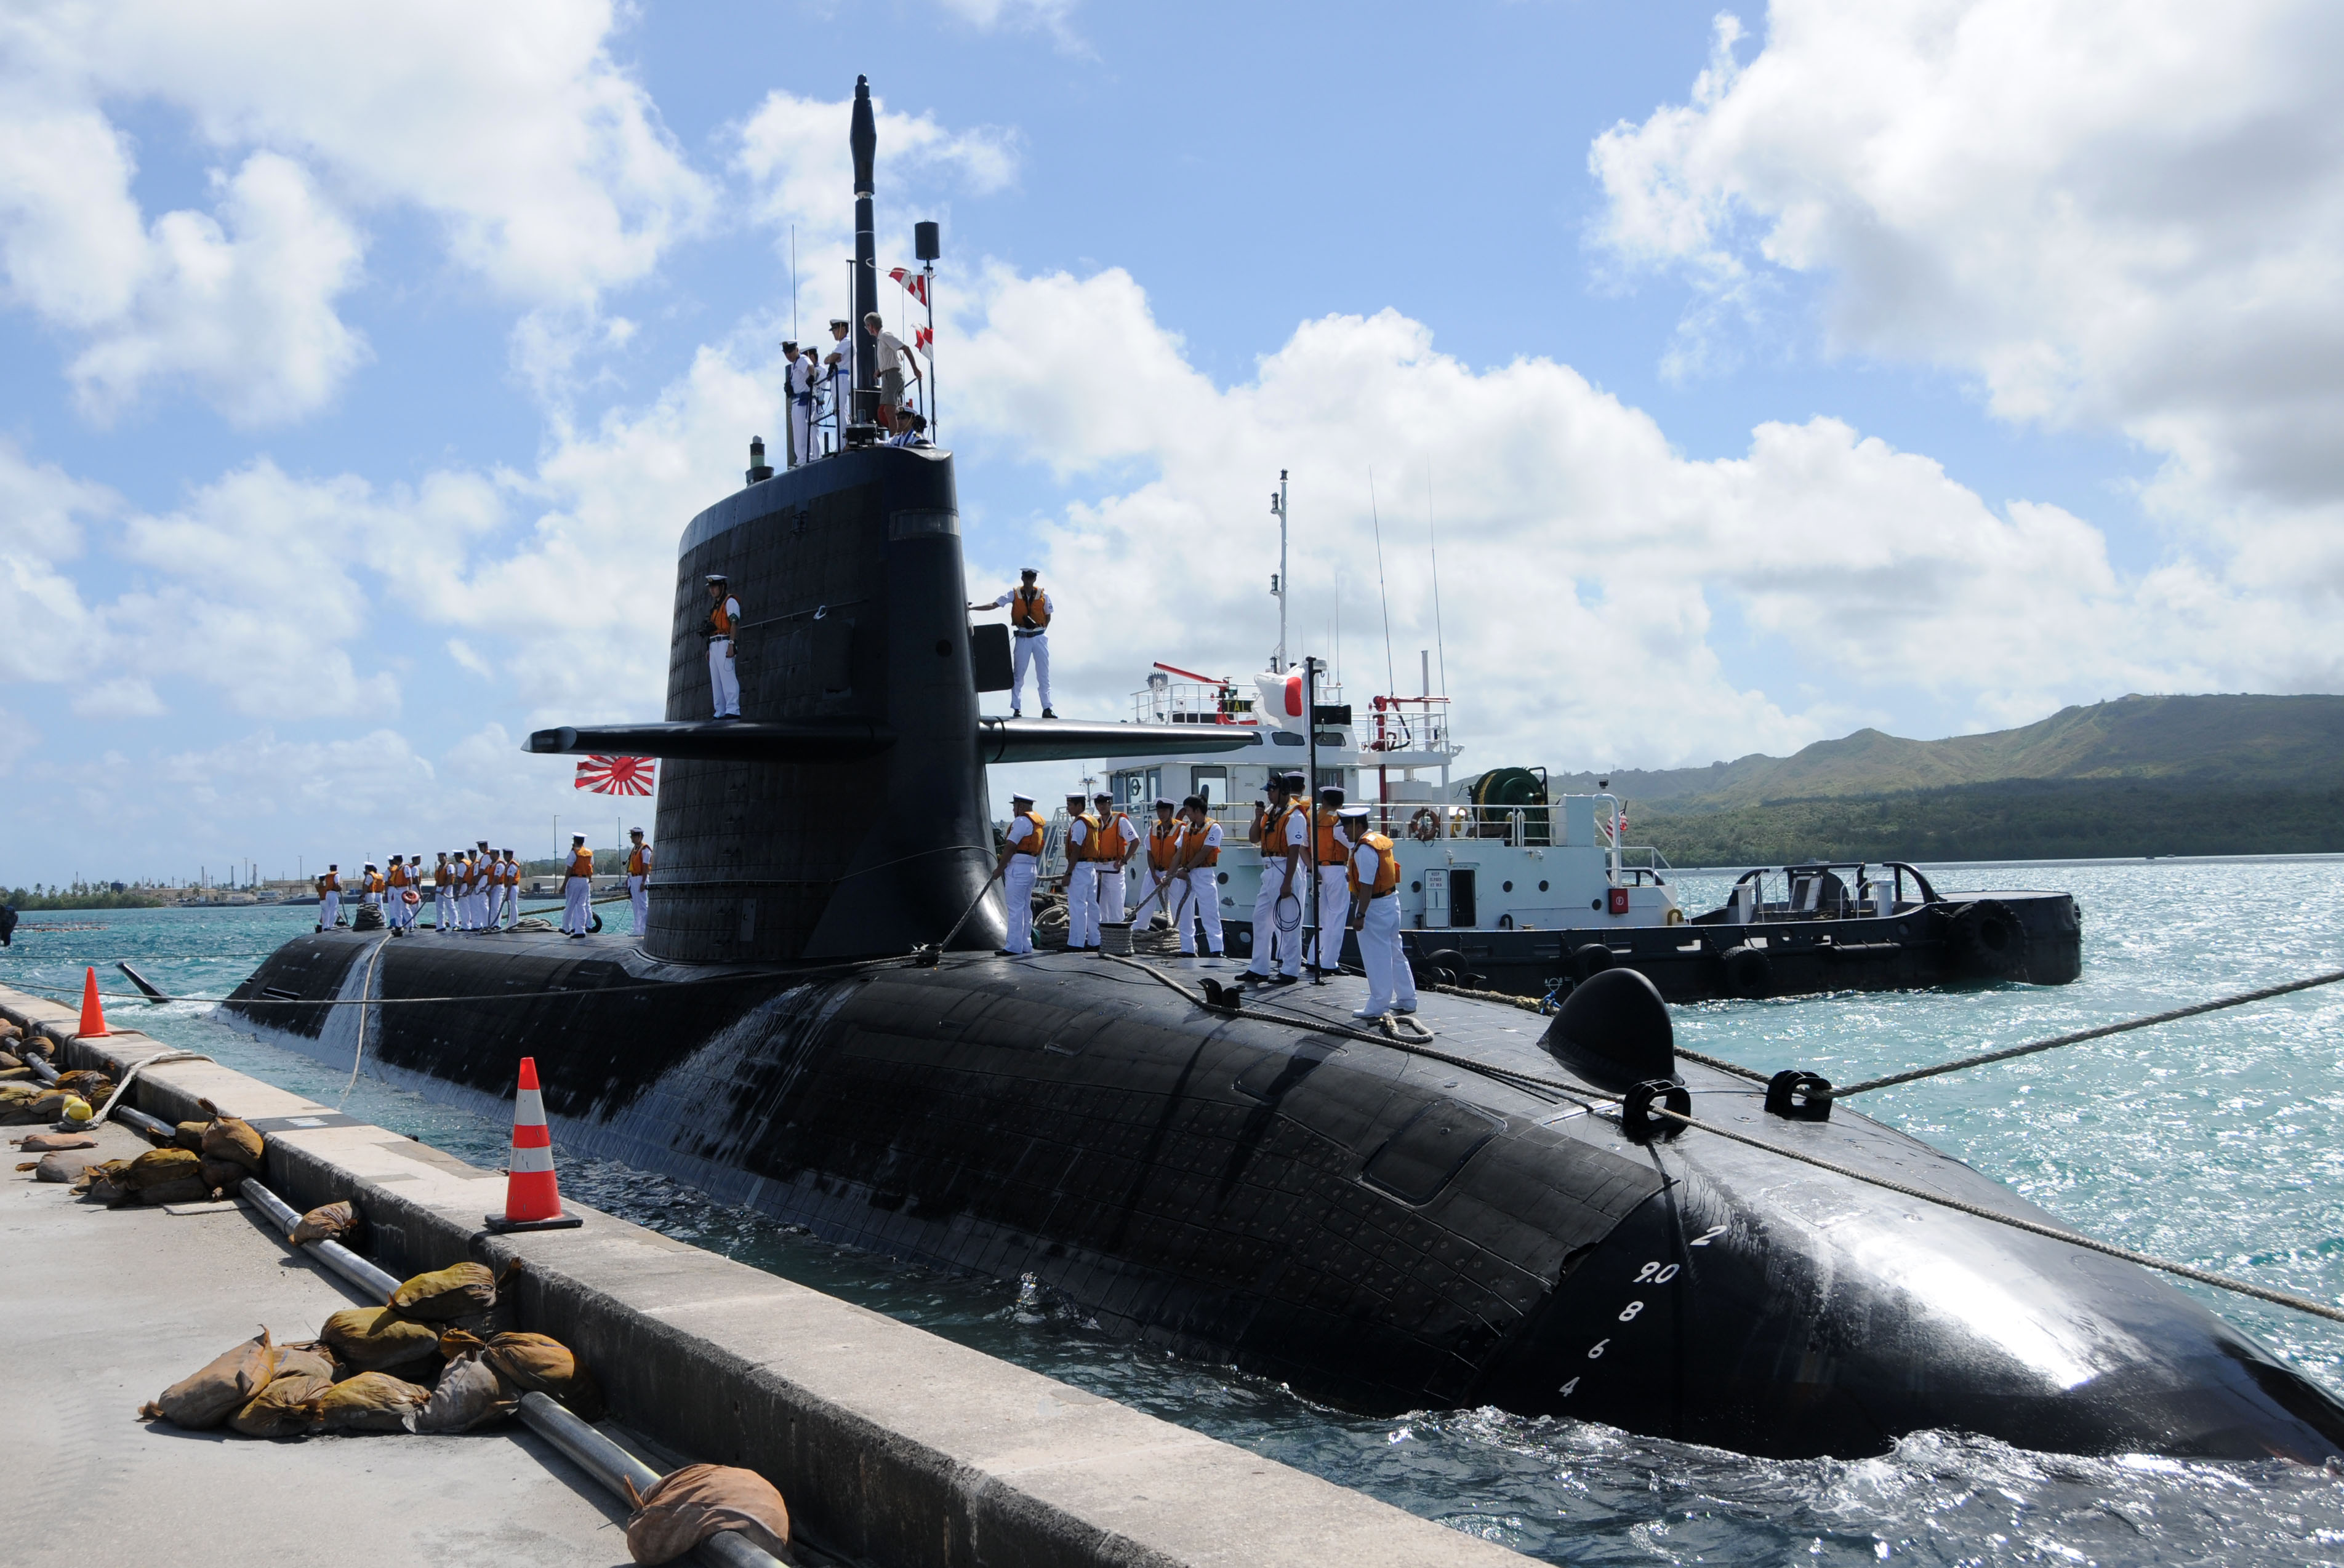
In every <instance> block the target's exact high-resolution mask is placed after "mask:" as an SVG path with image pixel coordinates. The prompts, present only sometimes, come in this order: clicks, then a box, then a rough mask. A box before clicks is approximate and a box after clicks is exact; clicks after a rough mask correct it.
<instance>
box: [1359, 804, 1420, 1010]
mask: <svg viewBox="0 0 2344 1568" xmlns="http://www.w3.org/2000/svg"><path fill="white" fill-rule="evenodd" d="M1343 818H1344V822H1343V827H1344V837H1346V838H1347V839H1349V840H1350V841H1351V844H1352V846H1353V847H1352V849H1351V879H1350V880H1351V919H1350V927H1351V929H1352V930H1355V931H1357V932H1359V962H1360V964H1361V966H1362V967H1363V968H1365V969H1366V970H1367V971H1368V1005H1367V1006H1365V1007H1363V1008H1361V1009H1359V1011H1357V1012H1355V1013H1353V1014H1352V1015H1351V1016H1352V1017H1353V1018H1381V1017H1382V1016H1383V1015H1384V1014H1385V1013H1387V1012H1414V1011H1415V1010H1416V976H1415V974H1414V973H1413V972H1412V971H1410V970H1409V967H1408V949H1407V947H1406V946H1405V945H1404V944H1403V943H1402V941H1401V939H1400V934H1399V860H1398V859H1396V858H1395V857H1394V856H1393V854H1392V843H1391V840H1390V839H1387V838H1385V837H1384V836H1383V835H1382V834H1381V833H1376V832H1370V831H1369V829H1368V809H1367V808H1366V807H1365V806H1348V807H1345V808H1344V809H1343Z"/></svg>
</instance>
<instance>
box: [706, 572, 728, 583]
mask: <svg viewBox="0 0 2344 1568" xmlns="http://www.w3.org/2000/svg"><path fill="white" fill-rule="evenodd" d="M708 580H709V581H710V582H712V583H729V582H731V581H732V578H728V577H726V576H725V575H724V574H723V573H722V572H710V573H709V574H708Z"/></svg>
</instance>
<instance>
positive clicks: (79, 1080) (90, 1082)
mask: <svg viewBox="0 0 2344 1568" xmlns="http://www.w3.org/2000/svg"><path fill="white" fill-rule="evenodd" d="M52 1087H54V1088H57V1089H62V1090H65V1091H67V1092H68V1093H72V1094H78V1095H80V1096H81V1097H82V1098H83V1099H84V1100H86V1101H89V1102H90V1103H91V1104H92V1105H103V1104H105V1103H106V1096H107V1095H109V1094H111V1093H113V1092H114V1081H113V1080H112V1079H110V1078H108V1077H106V1074H104V1073H102V1072H99V1071H98V1070H96V1069H95V1068H88V1067H77V1068H76V1069H74V1070H72V1071H71V1072H60V1073H58V1074H57V1081H56V1084H54V1085H53V1086H52Z"/></svg>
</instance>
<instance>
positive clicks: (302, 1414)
mask: <svg viewBox="0 0 2344 1568" xmlns="http://www.w3.org/2000/svg"><path fill="white" fill-rule="evenodd" d="M333 1386H334V1380H333V1379H331V1378H327V1377H318V1376H317V1375H316V1374H314V1373H311V1372H278V1374H277V1375H276V1376H275V1377H273V1378H270V1379H269V1380H268V1387H267V1388H265V1389H262V1390H261V1391H260V1392H258V1393H257V1394H255V1395H254V1396H253V1397H252V1399H251V1401H250V1402H248V1403H247V1404H246V1405H245V1407H244V1408H243V1409H242V1410H239V1411H237V1412H236V1413H235V1414H234V1415H232V1416H230V1417H229V1418H228V1422H227V1424H228V1427H229V1430H231V1431H233V1432H241V1433H243V1434H244V1435H245V1436H247V1437H298V1436H300V1435H301V1434H302V1433H303V1432H307V1431H308V1430H309V1407H310V1406H311V1405H313V1404H315V1403H316V1402H318V1400H319V1399H320V1398H321V1397H323V1396H324V1394H325V1392H326V1391H327V1390H328V1389H330V1388H332V1387H333Z"/></svg>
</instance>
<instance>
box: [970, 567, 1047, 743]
mask: <svg viewBox="0 0 2344 1568" xmlns="http://www.w3.org/2000/svg"><path fill="white" fill-rule="evenodd" d="M1041 575H1042V574H1041V573H1039V572H1037V571H1036V570H1035V569H1034V568H1032V567H1027V568H1025V570H1024V571H1022V572H1019V573H1018V574H1017V578H1018V582H1017V586H1016V587H1015V588H1011V589H1010V590H1009V591H1008V592H1007V593H1005V594H1003V595H1002V596H1001V597H1000V598H997V599H995V600H994V601H993V602H992V603H991V604H973V605H971V606H969V607H968V608H971V609H999V608H1001V607H1002V606H1004V605H1007V606H1008V607H1009V633H1010V637H1011V639H1012V641H1013V643H1014V645H1015V652H1014V653H1013V655H1012V656H1011V658H1010V661H1009V671H1010V674H1009V717H1010V718H1012V719H1016V718H1019V717H1022V716H1023V715H1024V713H1025V667H1026V666H1027V665H1028V664H1031V665H1032V666H1033V667H1034V688H1035V689H1036V691H1038V692H1040V693H1041V694H1042V717H1043V718H1045V719H1056V718H1057V717H1058V716H1057V715H1056V713H1054V712H1052V711H1051V710H1050V617H1051V615H1052V614H1053V613H1054V612H1055V607H1054V606H1052V604H1051V603H1050V596H1049V595H1048V594H1046V593H1045V592H1043V591H1042V589H1041V588H1040V586H1039V585H1037V584H1036V581H1035V579H1036V578H1038V577H1040V576H1041Z"/></svg>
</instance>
